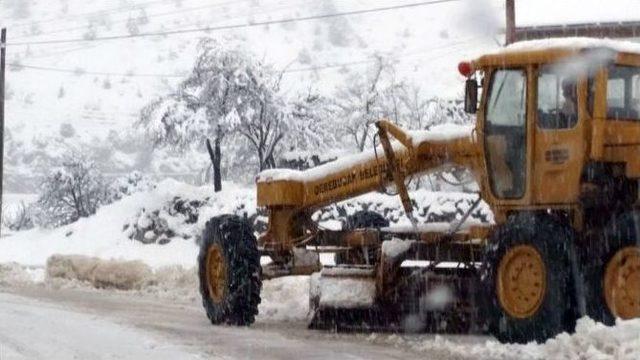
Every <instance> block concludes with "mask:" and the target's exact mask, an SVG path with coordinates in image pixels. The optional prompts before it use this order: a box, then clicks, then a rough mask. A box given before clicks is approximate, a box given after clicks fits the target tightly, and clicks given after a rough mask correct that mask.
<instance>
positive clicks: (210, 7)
mask: <svg viewBox="0 0 640 360" xmlns="http://www.w3.org/2000/svg"><path fill="white" fill-rule="evenodd" d="M245 1H246V0H245ZM238 2H240V1H239V0H234V1H227V2H223V3H215V4H209V5H205V6H198V7H191V8H185V9H180V10H175V11H169V12H162V13H155V14H147V15H146V17H147V18H149V19H152V18H158V17H164V16H171V15H177V14H182V13H185V12H192V11H197V10H204V9H213V8H219V7H224V6H226V5H229V4H236V3H238ZM129 20H130V18H127V19H118V20H116V21H111V22H109V25H111V26H113V25H115V24H123V23H126V22H127V21H129ZM86 28H87V26H86V25H82V26H74V27H68V28H62V29H54V30H51V31H47V32H46V33H45V34H38V35H27V36H18V37H14V39H28V38H33V37H40V36H43V35H51V34H59V33H66V32H71V31H74V30H83V29H86Z"/></svg>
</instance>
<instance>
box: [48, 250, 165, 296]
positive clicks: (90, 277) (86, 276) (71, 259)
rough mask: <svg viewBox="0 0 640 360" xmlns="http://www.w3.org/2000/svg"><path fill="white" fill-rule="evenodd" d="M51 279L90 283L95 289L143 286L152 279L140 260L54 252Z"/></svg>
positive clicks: (129, 288) (50, 270) (50, 260)
mask: <svg viewBox="0 0 640 360" xmlns="http://www.w3.org/2000/svg"><path fill="white" fill-rule="evenodd" d="M46 271H47V280H54V279H65V280H78V281H82V282H88V283H90V284H92V285H93V287H95V288H115V289H120V290H131V289H141V288H142V287H143V286H144V285H146V284H147V283H148V282H149V281H150V279H151V278H152V275H153V272H152V271H151V268H150V267H149V266H148V265H146V264H145V263H143V262H142V261H140V260H129V261H120V260H101V259H98V258H95V257H87V256H81V255H53V256H51V257H50V258H49V259H48V260H47V268H46Z"/></svg>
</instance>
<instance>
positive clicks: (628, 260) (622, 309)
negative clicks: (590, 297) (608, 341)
mask: <svg viewBox="0 0 640 360" xmlns="http://www.w3.org/2000/svg"><path fill="white" fill-rule="evenodd" d="M604 290H605V299H606V302H607V306H608V307H609V310H610V311H611V313H612V314H613V315H615V316H616V317H620V318H622V319H631V318H636V317H640V247H637V246H630V247H626V248H623V249H621V250H619V251H618V252H617V253H616V254H615V255H614V256H613V257H612V258H611V260H610V261H609V263H608V264H607V268H606V270H605V275H604Z"/></svg>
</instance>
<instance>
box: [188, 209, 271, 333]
mask: <svg viewBox="0 0 640 360" xmlns="http://www.w3.org/2000/svg"><path fill="white" fill-rule="evenodd" d="M260 270H261V268H260V254H259V252H258V249H257V241H256V238H255V236H254V235H253V231H252V229H251V227H250V226H249V224H248V223H247V222H246V221H244V220H243V219H241V218H240V217H237V216H232V215H223V216H217V217H214V218H211V219H210V220H209V221H208V222H207V224H206V226H205V230H204V233H203V236H202V245H201V247H200V254H199V256H198V277H199V280H200V294H201V295H202V305H203V306H204V309H205V311H206V313H207V317H209V320H211V323H213V324H222V323H227V324H231V325H250V324H251V323H253V321H254V319H255V315H257V314H258V304H259V303H260V288H261V286H262V281H261V279H260Z"/></svg>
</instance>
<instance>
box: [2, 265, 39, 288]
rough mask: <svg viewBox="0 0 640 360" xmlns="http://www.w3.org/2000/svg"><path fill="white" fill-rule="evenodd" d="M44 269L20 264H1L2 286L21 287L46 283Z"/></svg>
mask: <svg viewBox="0 0 640 360" xmlns="http://www.w3.org/2000/svg"><path fill="white" fill-rule="evenodd" d="M44 276H45V274H44V269H42V268H34V267H26V266H22V265H20V264H18V263H6V264H0V286H21V285H28V284H32V283H41V282H43V281H44Z"/></svg>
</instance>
